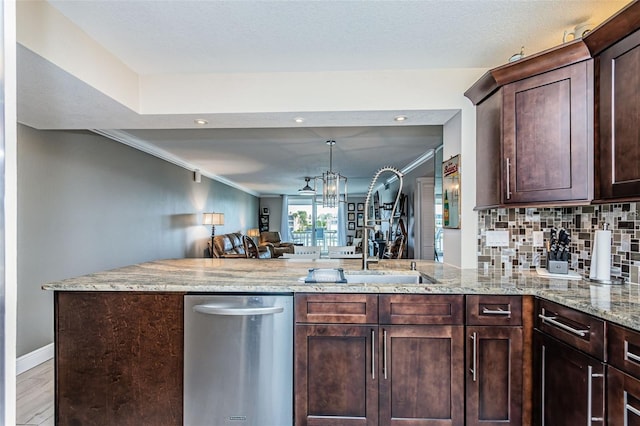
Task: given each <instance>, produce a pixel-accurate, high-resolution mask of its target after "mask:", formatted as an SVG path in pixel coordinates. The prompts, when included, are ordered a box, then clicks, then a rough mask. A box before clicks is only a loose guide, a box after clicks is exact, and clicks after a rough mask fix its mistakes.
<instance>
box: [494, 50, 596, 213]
mask: <svg viewBox="0 0 640 426" xmlns="http://www.w3.org/2000/svg"><path fill="white" fill-rule="evenodd" d="M592 62H593V61H591V60H588V61H583V62H581V63H578V64H574V65H571V66H567V67H564V68H560V69H557V70H554V71H550V72H546V73H543V74H540V75H536V76H533V77H529V78H526V79H524V80H521V81H518V82H515V83H511V84H508V85H506V86H504V88H503V126H504V127H503V156H504V157H503V162H504V163H503V165H502V170H503V173H504V176H503V179H502V181H503V188H502V191H503V194H504V197H503V202H504V203H505V204H509V203H532V202H550V201H577V200H590V199H591V198H592V196H593V104H592V101H593V63H592Z"/></svg>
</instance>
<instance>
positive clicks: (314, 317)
mask: <svg viewBox="0 0 640 426" xmlns="http://www.w3.org/2000/svg"><path fill="white" fill-rule="evenodd" d="M295 318H296V322H299V323H316V324H318V323H328V324H377V323H378V296H377V295H375V294H318V293H314V294H296V296H295Z"/></svg>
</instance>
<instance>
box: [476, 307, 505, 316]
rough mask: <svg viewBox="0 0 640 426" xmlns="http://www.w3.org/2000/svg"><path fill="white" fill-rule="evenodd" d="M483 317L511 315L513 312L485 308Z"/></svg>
mask: <svg viewBox="0 0 640 426" xmlns="http://www.w3.org/2000/svg"><path fill="white" fill-rule="evenodd" d="M482 315H511V311H505V310H502V309H500V308H498V309H487V308H485V307H483V308H482Z"/></svg>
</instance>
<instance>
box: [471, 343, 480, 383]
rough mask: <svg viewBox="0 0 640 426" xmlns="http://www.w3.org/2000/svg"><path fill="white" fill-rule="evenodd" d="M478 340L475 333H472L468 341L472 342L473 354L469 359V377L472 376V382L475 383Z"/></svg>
mask: <svg viewBox="0 0 640 426" xmlns="http://www.w3.org/2000/svg"><path fill="white" fill-rule="evenodd" d="M477 338H478V335H477V333H475V332H474V333H473V334H472V335H471V336H469V339H471V340H473V346H472V348H473V354H472V355H471V359H472V364H471V368H470V369H469V373H471V375H472V376H473V381H474V382H475V381H476V370H477V367H478V365H477V358H478V353H477V343H476V340H477Z"/></svg>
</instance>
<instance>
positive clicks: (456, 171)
mask: <svg viewBox="0 0 640 426" xmlns="http://www.w3.org/2000/svg"><path fill="white" fill-rule="evenodd" d="M442 225H443V226H444V227H445V228H455V229H459V228H460V155H456V156H455V157H451V158H450V159H448V160H447V161H444V162H443V163H442Z"/></svg>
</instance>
